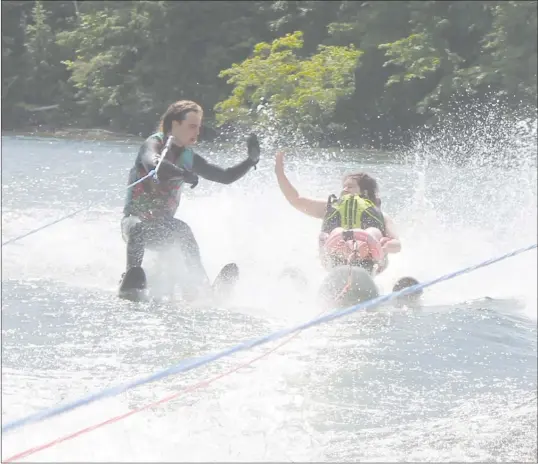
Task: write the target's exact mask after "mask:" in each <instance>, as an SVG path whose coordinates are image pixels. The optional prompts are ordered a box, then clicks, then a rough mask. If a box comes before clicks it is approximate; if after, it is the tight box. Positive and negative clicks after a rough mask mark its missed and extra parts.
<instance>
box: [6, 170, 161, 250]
mask: <svg viewBox="0 0 538 464" xmlns="http://www.w3.org/2000/svg"><path fill="white" fill-rule="evenodd" d="M151 176H156V172H155V170H154V169H152V170H151V171H150V172H149V173H148V174H147V175H145V176H144V177H142V178H141V179H138V180H137V181H135V182H133V183H132V184H129V185H128V186H127V187H125V188H122V189H121V190H120V192H121V191H124V190H129V189H130V188H131V187H134V186H135V185H136V184H139V183H140V182H143V181H145V180H146V179H147V178H148V177H151ZM93 205H94V203H90V204H89V205H88V206H85V207H84V208H81V209H79V210H77V211H75V212H73V213H70V214H68V215H67V216H63V217H61V218H60V219H56V220H55V221H52V222H49V223H48V224H45V225H44V226H41V227H38V228H37V229H33V230H31V231H30V232H26V233H25V234H22V235H19V236H18V237H14V238H11V239H9V240H6V241H5V242H2V246H6V245H9V244H10V243H14V242H18V241H19V240H21V239H23V238H25V237H28V236H29V235H32V234H35V233H36V232H39V231H41V230H43V229H46V228H48V227H50V226H53V225H54V224H58V223H59V222H62V221H65V220H66V219H69V218H71V217H73V216H76V215H77V214H79V213H82V211H86V210H87V209H89V208H91V207H92V206H93Z"/></svg>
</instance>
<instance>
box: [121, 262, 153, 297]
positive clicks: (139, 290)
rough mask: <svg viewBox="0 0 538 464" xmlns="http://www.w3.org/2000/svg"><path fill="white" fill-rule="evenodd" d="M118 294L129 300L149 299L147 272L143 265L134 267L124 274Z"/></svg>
mask: <svg viewBox="0 0 538 464" xmlns="http://www.w3.org/2000/svg"><path fill="white" fill-rule="evenodd" d="M118 296H119V297H120V298H122V299H124V300H129V301H145V300H147V299H148V292H147V280H146V273H145V272H144V269H142V268H141V267H132V268H131V269H129V270H128V271H127V272H126V273H125V274H123V277H122V280H121V282H120V287H119V290H118Z"/></svg>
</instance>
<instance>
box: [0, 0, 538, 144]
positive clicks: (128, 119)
mask: <svg viewBox="0 0 538 464" xmlns="http://www.w3.org/2000/svg"><path fill="white" fill-rule="evenodd" d="M1 5H2V126H3V129H21V128H31V127H36V126H39V125H41V126H44V127H48V128H61V127H66V126H76V127H81V128H83V127H102V128H108V129H110V130H113V131H118V132H129V133H133V134H142V135H146V134H148V133H149V132H151V131H152V130H153V128H154V127H155V125H156V122H157V119H158V117H159V116H160V114H161V113H162V112H163V110H164V109H165V108H166V106H167V105H168V104H169V103H171V102H172V101H174V100H177V99H180V98H186V99H192V100H195V101H197V102H199V103H200V104H201V105H202V106H203V107H204V109H205V113H206V114H205V123H206V126H207V128H208V130H207V131H206V133H205V136H206V137H208V136H209V135H211V134H213V135H214V134H216V133H218V131H220V130H222V129H223V128H233V127H239V126H241V125H242V124H252V123H256V124H266V123H268V121H269V120H270V119H271V118H272V121H275V120H276V121H277V122H278V124H279V125H280V126H281V127H282V128H283V130H284V128H285V129H286V130H288V131H292V132H293V131H295V132H299V133H301V134H302V135H303V136H305V137H307V138H308V139H310V140H312V141H318V142H319V141H323V142H324V143H334V142H335V141H337V140H341V141H348V142H352V143H356V144H370V145H374V146H375V145H379V144H383V143H387V141H389V140H391V139H393V138H394V137H396V138H397V137H398V136H399V135H401V134H404V133H405V132H406V131H409V130H410V131H412V130H413V129H416V128H417V127H422V126H423V125H424V124H428V123H432V122H434V121H439V120H440V119H442V118H443V115H445V114H447V112H449V111H452V110H453V109H454V108H455V107H458V105H460V104H461V105H463V104H469V102H478V103H482V104H487V102H488V101H490V100H491V99H496V100H497V101H499V100H501V101H502V102H503V104H504V105H505V107H506V108H508V109H513V110H516V109H518V108H521V107H531V108H534V110H535V109H536V98H537V93H536V88H537V83H536V73H537V41H538V40H537V2H536V1H492V2H482V1H390V2H389V1H387V2H385V1H338V0H331V1H222V2H221V1H219V2H212V1H207V2H198V1H192V2H190V1H181V2H179V1H178V2H174V1H136V2H135V1H81V0H79V1H2V4H1Z"/></svg>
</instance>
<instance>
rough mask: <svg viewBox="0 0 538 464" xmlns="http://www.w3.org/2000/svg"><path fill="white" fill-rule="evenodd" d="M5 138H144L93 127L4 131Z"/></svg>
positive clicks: (102, 139) (112, 140)
mask: <svg viewBox="0 0 538 464" xmlns="http://www.w3.org/2000/svg"><path fill="white" fill-rule="evenodd" d="M4 136H6V137H7V136H11V137H14V136H15V137H16V136H22V137H51V138H59V139H71V140H87V141H90V142H91V141H108V142H133V141H136V142H141V141H143V140H144V138H143V137H142V136H140V135H135V134H128V133H124V132H113V131H111V130H108V129H101V128H99V127H93V128H88V129H83V128H69V127H67V128H61V129H48V128H43V127H35V128H25V129H5V130H4V129H3V130H2V137H4Z"/></svg>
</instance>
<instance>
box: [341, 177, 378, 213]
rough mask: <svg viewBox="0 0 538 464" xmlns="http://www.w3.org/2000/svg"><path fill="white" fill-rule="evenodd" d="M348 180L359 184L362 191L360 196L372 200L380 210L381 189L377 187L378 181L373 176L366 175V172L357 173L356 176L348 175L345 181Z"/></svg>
mask: <svg viewBox="0 0 538 464" xmlns="http://www.w3.org/2000/svg"><path fill="white" fill-rule="evenodd" d="M347 179H353V180H354V181H355V182H357V185H358V186H359V189H360V194H361V195H362V196H364V197H366V198H367V199H368V200H370V201H371V202H372V203H373V204H374V205H376V206H377V207H378V208H379V207H381V199H380V198H379V196H378V192H379V189H378V186H377V181H376V180H375V179H374V178H373V177H372V176H370V175H369V174H366V173H365V172H357V173H355V174H348V175H347V176H346V177H345V179H344V181H346V180H347Z"/></svg>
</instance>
